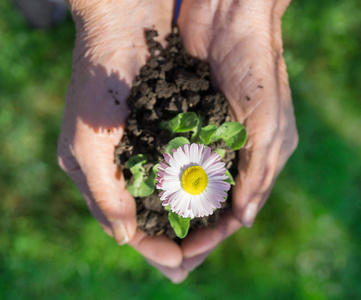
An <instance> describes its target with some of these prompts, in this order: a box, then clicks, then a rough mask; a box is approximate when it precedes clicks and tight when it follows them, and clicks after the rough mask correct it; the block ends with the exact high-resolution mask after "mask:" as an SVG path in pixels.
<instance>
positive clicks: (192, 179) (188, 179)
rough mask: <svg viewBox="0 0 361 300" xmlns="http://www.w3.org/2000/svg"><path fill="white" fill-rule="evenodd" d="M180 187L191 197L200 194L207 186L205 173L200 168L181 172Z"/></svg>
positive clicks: (195, 167) (190, 168) (196, 167)
mask: <svg viewBox="0 0 361 300" xmlns="http://www.w3.org/2000/svg"><path fill="white" fill-rule="evenodd" d="M181 181H182V187H183V189H184V190H185V191H186V192H187V193H188V194H191V195H199V194H202V193H203V191H204V190H205V189H206V187H207V184H208V176H207V173H206V172H205V171H204V170H203V168H202V167H200V166H193V167H189V168H188V169H186V170H185V171H184V172H183V175H182V180H181Z"/></svg>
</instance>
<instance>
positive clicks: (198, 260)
mask: <svg viewBox="0 0 361 300" xmlns="http://www.w3.org/2000/svg"><path fill="white" fill-rule="evenodd" d="M212 251H213V249H211V250H209V251H206V252H204V253H201V254H198V255H196V256H193V257H189V258H185V259H183V262H182V268H183V269H185V270H187V271H188V272H191V271H193V270H194V269H195V268H197V267H198V266H199V265H201V264H202V263H203V261H204V260H205V259H206V258H207V256H208V255H209V253H211V252H212Z"/></svg>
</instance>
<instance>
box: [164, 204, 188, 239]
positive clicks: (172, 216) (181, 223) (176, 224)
mask: <svg viewBox="0 0 361 300" xmlns="http://www.w3.org/2000/svg"><path fill="white" fill-rule="evenodd" d="M168 219H169V223H170V225H171V226H172V228H173V230H174V232H175V234H176V235H177V237H179V238H180V239H183V238H185V237H186V236H187V233H188V229H189V223H190V220H191V219H190V218H182V217H181V216H179V215H178V214H176V213H174V212H171V211H170V212H169V213H168Z"/></svg>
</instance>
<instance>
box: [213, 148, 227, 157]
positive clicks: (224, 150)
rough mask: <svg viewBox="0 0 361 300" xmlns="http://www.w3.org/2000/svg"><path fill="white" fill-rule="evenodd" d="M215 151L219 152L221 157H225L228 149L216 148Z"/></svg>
mask: <svg viewBox="0 0 361 300" xmlns="http://www.w3.org/2000/svg"><path fill="white" fill-rule="evenodd" d="M214 152H217V153H218V154H219V156H220V157H221V159H223V158H224V155H225V154H226V149H216V150H215V151H214Z"/></svg>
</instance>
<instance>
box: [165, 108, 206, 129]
mask: <svg viewBox="0 0 361 300" xmlns="http://www.w3.org/2000/svg"><path fill="white" fill-rule="evenodd" d="M198 123H199V119H198V116H197V114H196V113H194V112H187V113H180V114H178V115H177V116H175V117H174V118H173V119H172V120H170V121H163V122H161V123H160V125H159V126H160V128H161V129H165V130H168V131H170V132H172V133H176V132H188V131H195V130H196V129H197V126H198Z"/></svg>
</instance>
